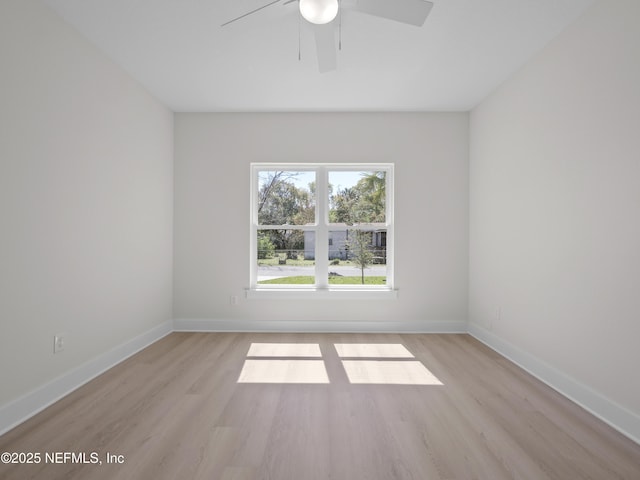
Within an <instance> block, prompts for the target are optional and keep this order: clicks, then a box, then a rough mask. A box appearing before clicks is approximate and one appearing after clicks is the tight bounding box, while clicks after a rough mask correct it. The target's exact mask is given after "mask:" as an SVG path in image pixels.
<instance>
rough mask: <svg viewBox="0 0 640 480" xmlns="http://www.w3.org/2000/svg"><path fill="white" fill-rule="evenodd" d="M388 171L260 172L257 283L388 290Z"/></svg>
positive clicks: (266, 170)
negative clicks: (366, 287)
mask: <svg viewBox="0 0 640 480" xmlns="http://www.w3.org/2000/svg"><path fill="white" fill-rule="evenodd" d="M387 172H388V170H387V169H380V170H376V169H371V170H369V169H366V168H364V169H354V170H345V169H335V170H334V169H331V168H326V169H323V168H317V169H314V170H303V169H299V170H298V169H292V170H285V169H275V168H274V169H265V170H261V169H257V171H256V175H257V183H256V190H257V191H255V193H254V195H253V198H254V201H255V202H256V203H255V204H254V205H255V209H256V210H255V211H256V217H257V218H256V219H255V220H254V224H255V230H254V232H255V233H254V234H255V235H256V236H255V237H254V238H255V245H256V251H255V255H256V261H257V268H256V278H255V283H256V284H257V285H307V286H309V285H329V286H331V285H352V286H355V285H374V286H375V285H378V286H382V287H384V286H386V285H387V233H388V227H389V225H388V222H387V220H388V218H387V213H386V210H387ZM318 175H323V177H318ZM319 180H320V181H319ZM318 185H320V186H321V187H320V188H321V189H322V191H317V190H318V188H317V186H318ZM318 202H320V204H318ZM321 217H323V218H321ZM318 238H321V239H322V240H323V243H325V241H326V244H325V245H324V248H322V249H320V248H319V245H317V239H318ZM325 239H326V240H325ZM319 252H322V258H321V259H320V258H319V257H318V253H319ZM319 260H321V261H319ZM318 275H321V277H323V278H324V280H322V278H320V277H318Z"/></svg>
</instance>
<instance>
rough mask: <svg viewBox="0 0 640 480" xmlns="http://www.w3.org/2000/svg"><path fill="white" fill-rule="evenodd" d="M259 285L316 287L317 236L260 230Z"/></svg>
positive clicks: (304, 233)
mask: <svg viewBox="0 0 640 480" xmlns="http://www.w3.org/2000/svg"><path fill="white" fill-rule="evenodd" d="M257 260H258V279H257V281H258V284H264V285H268V284H271V285H313V284H315V283H316V282H315V232H304V231H302V230H258V258H257Z"/></svg>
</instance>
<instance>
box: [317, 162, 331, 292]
mask: <svg viewBox="0 0 640 480" xmlns="http://www.w3.org/2000/svg"><path fill="white" fill-rule="evenodd" d="M328 191H329V180H328V173H327V169H326V168H325V167H319V168H318V170H317V171H316V195H317V198H316V225H317V229H316V254H315V256H316V287H317V288H319V289H328V288H329V228H328V218H329V213H328V212H329V194H328Z"/></svg>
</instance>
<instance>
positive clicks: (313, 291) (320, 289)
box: [246, 163, 397, 299]
mask: <svg viewBox="0 0 640 480" xmlns="http://www.w3.org/2000/svg"><path fill="white" fill-rule="evenodd" d="M250 170H251V182H250V188H251V194H250V205H251V207H250V208H251V211H250V217H249V218H250V252H249V255H250V272H249V273H250V277H249V278H250V287H249V288H248V289H247V290H246V294H247V298H285V299H286V298H297V299H312V298H313V299H315V298H345V299H349V298H366V299H385V298H396V297H397V290H396V289H395V288H394V285H395V282H394V215H393V212H394V210H393V208H394V205H393V203H394V182H393V174H394V164H393V163H252V164H251V168H250ZM280 170H284V171H294V172H302V171H306V172H310V171H313V172H315V173H316V198H315V223H314V224H313V225H286V226H283V225H278V226H268V225H260V224H259V222H258V197H257V195H258V189H259V180H258V174H259V172H261V171H280ZM334 171H365V172H366V171H384V172H385V178H386V186H385V223H384V228H385V229H386V232H387V246H386V249H387V252H386V255H387V263H386V285H330V284H329V231H341V230H356V229H361V230H370V229H371V226H370V225H362V226H358V225H350V226H347V225H337V224H330V223H329V195H328V184H329V172H334ZM283 227H287V228H290V229H292V230H302V231H313V232H315V280H316V284H315V285H264V284H258V280H257V279H258V264H257V260H256V259H257V257H258V230H265V229H267V230H268V229H270V228H278V229H282V228H283Z"/></svg>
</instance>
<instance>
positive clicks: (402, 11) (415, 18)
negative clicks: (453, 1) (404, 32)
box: [354, 0, 433, 27]
mask: <svg viewBox="0 0 640 480" xmlns="http://www.w3.org/2000/svg"><path fill="white" fill-rule="evenodd" d="M432 7H433V3H431V2H427V1H426V0H358V1H357V3H356V4H355V7H354V8H355V10H357V11H359V12H363V13H368V14H369V15H374V16H376V17H382V18H388V19H389V20H395V21H397V22H401V23H408V24H410V25H416V26H418V27H421V26H422V25H423V24H424V21H425V20H426V19H427V16H428V15H429V12H430V11H431V8H432Z"/></svg>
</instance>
